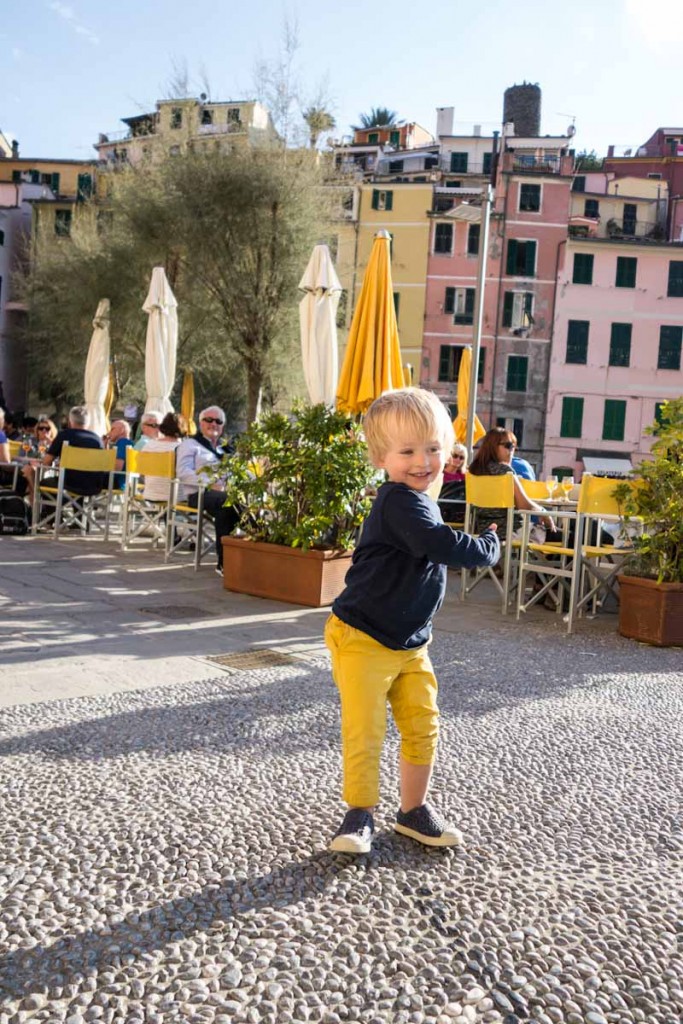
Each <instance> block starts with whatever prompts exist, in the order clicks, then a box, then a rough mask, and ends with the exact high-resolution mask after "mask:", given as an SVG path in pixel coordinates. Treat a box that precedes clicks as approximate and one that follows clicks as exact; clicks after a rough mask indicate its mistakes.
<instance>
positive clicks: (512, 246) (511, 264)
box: [505, 238, 517, 277]
mask: <svg viewBox="0 0 683 1024" xmlns="http://www.w3.org/2000/svg"><path fill="white" fill-rule="evenodd" d="M516 272H517V239H516V238H511V239H510V241H509V242H508V258H507V264H506V267H505V273H506V274H508V276H510V277H514V276H515V274H516Z"/></svg>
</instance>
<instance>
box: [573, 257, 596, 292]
mask: <svg viewBox="0 0 683 1024" xmlns="http://www.w3.org/2000/svg"><path fill="white" fill-rule="evenodd" d="M572 282H573V283H574V284H593V253H588V252H577V253H574V274H573V276H572Z"/></svg>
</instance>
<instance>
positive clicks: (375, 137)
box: [368, 132, 379, 146]
mask: <svg viewBox="0 0 683 1024" xmlns="http://www.w3.org/2000/svg"><path fill="white" fill-rule="evenodd" d="M378 142H379V132H370V134H369V135H368V143H369V145H371V146H376V145H377V143H378Z"/></svg>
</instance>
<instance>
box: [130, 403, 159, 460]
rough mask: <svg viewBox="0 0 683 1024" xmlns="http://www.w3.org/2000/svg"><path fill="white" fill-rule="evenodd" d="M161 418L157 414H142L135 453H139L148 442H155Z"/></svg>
mask: <svg viewBox="0 0 683 1024" xmlns="http://www.w3.org/2000/svg"><path fill="white" fill-rule="evenodd" d="M160 423H161V416H160V415H159V413H158V412H145V413H143V414H142V421H141V423H140V436H139V438H138V439H137V441H136V442H135V451H136V452H141V451H142V449H143V448H144V447H145V445H146V444H147V442H148V441H152V440H156V438H157V437H158V436H159V424H160Z"/></svg>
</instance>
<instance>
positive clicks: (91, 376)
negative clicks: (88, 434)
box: [83, 299, 109, 437]
mask: <svg viewBox="0 0 683 1024" xmlns="http://www.w3.org/2000/svg"><path fill="white" fill-rule="evenodd" d="M92 326H93V332H92V338H91V339H90V347H89V349H88V358H87V359H86V361H85V376H84V380H83V394H84V397H85V408H86V410H87V413H88V429H89V430H92V431H94V432H95V433H96V434H98V435H99V436H100V437H101V436H102V435H103V434H106V432H107V430H108V429H109V427H108V424H107V414H106V413H105V411H104V400H105V398H106V395H107V388H108V387H109V299H100V301H99V303H98V306H97V312H96V313H95V319H94V320H93V322H92Z"/></svg>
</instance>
